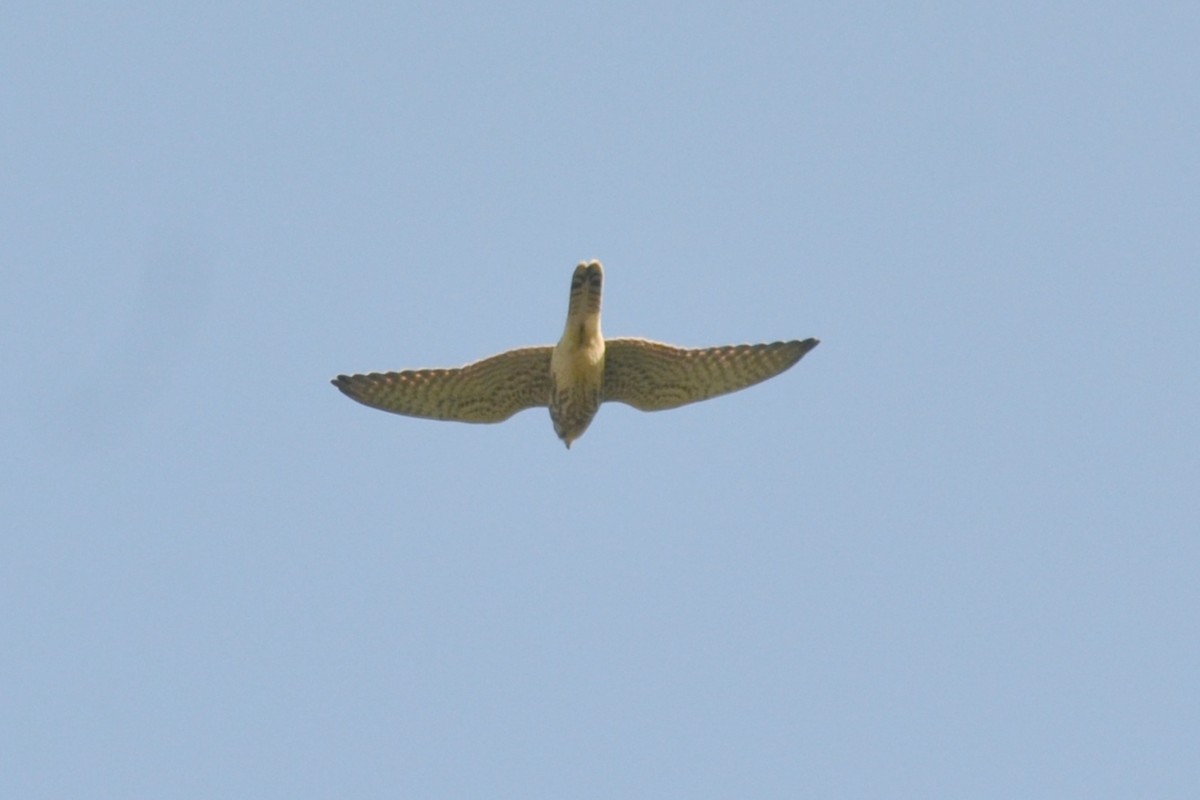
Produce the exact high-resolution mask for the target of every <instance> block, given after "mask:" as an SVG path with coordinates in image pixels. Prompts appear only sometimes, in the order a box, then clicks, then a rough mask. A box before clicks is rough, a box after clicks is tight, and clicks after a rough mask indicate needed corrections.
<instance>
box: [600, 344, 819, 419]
mask: <svg viewBox="0 0 1200 800" xmlns="http://www.w3.org/2000/svg"><path fill="white" fill-rule="evenodd" d="M818 344H819V342H818V340H816V339H805V340H804V341H802V342H801V341H792V342H773V343H771V344H735V345H725V346H722V347H701V348H695V349H685V348H682V347H672V346H671V345H669V344H662V343H661V342H651V341H648V340H646V339H609V340H608V341H606V342H605V355H604V383H603V385H602V389H601V394H602V399H603V400H606V401H616V402H618V403H628V404H629V405H631V406H633V407H634V408H637V409H640V410H642V411H662V410H663V409H667V408H677V407H678V406H682V405H686V404H687V403H695V402H697V401H698V400H707V399H708V398H710V397H716V396H717V395H721V394H725V393H727V392H736V391H737V390H738V389H745V388H746V387H747V386H753V385H754V384H756V383H759V382H760V381H765V380H766V379H767V378H773V377H775V376H776V375H778V374H779V373H781V372H783V371H784V370H785V369H787V368H788V367H790V366H792V365H793V364H795V363H796V362H797V361H799V360H800V359H801V358H803V357H804V354H805V353H807V352H808V351H809V350H812V349H813V348H814V347H816V346H817V345H818Z"/></svg>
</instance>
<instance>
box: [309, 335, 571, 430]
mask: <svg viewBox="0 0 1200 800" xmlns="http://www.w3.org/2000/svg"><path fill="white" fill-rule="evenodd" d="M550 351H551V348H550V347H523V348H521V349H519V350H509V351H508V352H505V353H500V354H499V355H495V356H492V357H491V358H485V359H483V360H482V361H476V362H474V363H473V364H467V365H466V366H465V367H459V368H457V369H415V370H405V371H404V372H382V373H380V372H373V373H371V374H370V375H339V376H337V378H335V379H334V380H333V381H332V383H333V385H334V386H336V387H337V388H338V389H340V390H341V391H342V393H343V394H344V395H346V396H347V397H349V398H351V399H352V400H357V401H358V402H360V403H362V404H363V405H367V406H371V407H372V408H378V409H380V410H382V411H391V412H392V413H394V414H405V415H407V416H410V417H425V418H427V419H448V420H456V421H458V422H503V421H504V420H506V419H508V418H509V417H511V416H512V415H513V414H516V413H517V412H518V411H522V410H524V409H526V408H533V407H535V406H543V407H545V406H546V405H548V404H549V402H550Z"/></svg>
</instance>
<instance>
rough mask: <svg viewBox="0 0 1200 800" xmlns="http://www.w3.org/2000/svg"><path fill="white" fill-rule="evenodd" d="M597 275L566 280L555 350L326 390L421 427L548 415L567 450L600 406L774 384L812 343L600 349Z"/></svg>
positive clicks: (596, 269)
mask: <svg viewBox="0 0 1200 800" xmlns="http://www.w3.org/2000/svg"><path fill="white" fill-rule="evenodd" d="M603 283H604V268H603V267H602V266H601V264H600V262H599V261H591V262H585V263H581V264H580V265H579V266H578V267H576V268H575V273H574V275H573V276H572V277H571V295H570V303H569V306H568V309H567V321H566V325H565V326H564V328H563V335H562V338H561V339H559V341H558V344H556V345H555V346H553V347H550V346H543V347H524V348H520V349H518V350H509V351H507V352H504V353H500V354H499V355H495V356H492V357H491V358H485V359H483V360H482V361H476V362H474V363H472V364H467V365H466V366H464V367H459V368H456V369H420V370H406V371H404V372H385V373H378V372H376V373H371V374H368V375H339V376H338V377H337V378H335V379H334V380H333V385H334V386H336V387H337V388H338V389H340V390H341V391H342V392H343V393H344V394H346V395H347V396H348V397H350V398H352V399H354V400H357V401H358V402H360V403H363V404H364V405H368V406H371V407H373V408H378V409H382V410H384V411H391V412H394V413H396V414H405V415H407V416H412V417H425V418H428V419H445V420H456V421H459V422H501V421H503V420H506V419H508V418H509V417H511V416H512V415H513V414H515V413H517V412H518V411H521V410H524V409H526V408H534V407H537V406H542V407H548V408H549V409H550V418H551V420H552V421H553V423H554V431H555V433H556V434H557V435H558V437H559V438H560V439H562V440H563V442H565V443H566V445H567V447H570V446H571V442H573V441H575V440H576V439H578V438H579V437H580V436H582V435H583V432H584V431H585V430H587V427H588V425H589V424H591V421H592V418H593V417H595V415H596V412H597V411H598V410H599V408H600V404H601V403H603V402H618V403H627V404H628V405H631V406H633V407H634V408H637V409H640V410H642V411H661V410H664V409H668V408H677V407H679V406H682V405H685V404H687V403H694V402H697V401H699V400H707V399H708V398H710V397H716V396H717V395H722V394H726V393H728V392H735V391H737V390H739V389H744V388H746V387H747V386H753V385H754V384H756V383H759V382H761V381H765V380H767V379H768V378H772V377H774V376H776V375H778V374H779V373H781V372H783V371H784V370H786V369H788V368H789V367H791V366H792V365H793V364H795V363H796V362H797V361H799V360H800V359H801V358H803V357H804V355H805V354H806V353H807V352H808V351H809V350H812V349H813V348H814V347H816V346H817V344H818V343H819V342H818V340H817V339H805V340H803V341H789V342H773V343H771V344H739V345H724V346H720V347H704V348H692V349H689V348H682V347H674V346H672V345H668V344H662V343H661V342H652V341H649V340H647V339H609V340H607V341H606V340H605V339H604V336H603V334H602V333H601V330H600V299H601V292H602V290H603Z"/></svg>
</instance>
